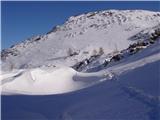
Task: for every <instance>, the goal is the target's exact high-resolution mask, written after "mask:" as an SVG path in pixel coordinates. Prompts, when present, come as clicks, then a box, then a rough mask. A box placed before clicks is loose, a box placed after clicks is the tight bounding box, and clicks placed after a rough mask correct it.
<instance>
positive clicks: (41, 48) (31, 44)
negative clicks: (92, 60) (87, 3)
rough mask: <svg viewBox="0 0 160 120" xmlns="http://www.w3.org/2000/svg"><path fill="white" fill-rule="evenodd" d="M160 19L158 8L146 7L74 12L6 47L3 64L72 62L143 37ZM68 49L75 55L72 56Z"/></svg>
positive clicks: (11, 66)
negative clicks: (61, 21)
mask: <svg viewBox="0 0 160 120" xmlns="http://www.w3.org/2000/svg"><path fill="white" fill-rule="evenodd" d="M142 23H143V24H142ZM159 23H160V13H159V12H150V11H144V10H106V11H99V12H90V13H86V14H81V15H78V16H72V17H70V18H69V19H68V21H66V22H65V23H64V24H63V25H60V26H56V27H54V28H53V30H51V31H50V32H49V33H48V34H46V35H40V36H36V37H33V38H31V39H28V40H26V41H24V42H22V43H19V44H17V45H15V46H12V47H11V48H8V49H5V50H3V51H2V53H1V57H2V62H3V64H2V68H3V70H11V69H24V68H36V67H40V66H42V65H43V66H52V67H54V66H61V65H63V66H73V65H75V64H76V63H77V62H79V61H82V60H83V59H85V58H88V57H90V56H91V55H92V54H93V51H94V50H96V51H98V50H99V48H101V47H102V48H103V49H104V52H105V54H107V53H111V52H113V51H115V50H123V49H125V48H127V47H128V46H129V45H130V44H133V43H134V42H136V41H139V40H144V39H145V38H146V36H147V35H146V34H147V33H148V32H147V33H145V32H143V31H152V29H154V28H156V27H159ZM120 31H121V32H120ZM115 34H116V35H115ZM135 35H136V36H135ZM143 35H144V37H143V38H142V36H143ZM138 36H141V38H139V37H138ZM133 39H134V40H133ZM69 49H71V50H72V51H73V52H74V53H76V55H74V56H72V57H70V56H69V55H68V50H69ZM37 59H38V61H37Z"/></svg>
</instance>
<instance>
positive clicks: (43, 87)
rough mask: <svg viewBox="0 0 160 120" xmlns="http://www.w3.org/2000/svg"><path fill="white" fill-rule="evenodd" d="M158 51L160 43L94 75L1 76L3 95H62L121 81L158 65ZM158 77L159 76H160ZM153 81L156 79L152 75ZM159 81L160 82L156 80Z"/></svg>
mask: <svg viewBox="0 0 160 120" xmlns="http://www.w3.org/2000/svg"><path fill="white" fill-rule="evenodd" d="M159 51H160V47H159V41H156V43H155V44H153V45H151V46H149V47H148V48H146V49H144V50H142V51H140V52H139V53H137V54H135V55H131V56H129V57H126V58H124V59H123V60H121V61H120V62H118V64H115V65H114V64H113V65H112V66H110V67H107V68H103V69H99V71H98V72H91V73H81V72H77V71H75V70H73V69H72V68H69V67H60V68H57V67H56V68H35V69H24V70H17V71H13V72H9V73H2V74H1V88H2V94H3V93H4V94H34V95H43V94H62V93H67V92H73V91H77V90H80V89H83V88H87V87H90V86H92V85H95V84H98V83H100V82H103V81H106V80H114V79H116V80H118V79H121V77H120V76H121V75H123V74H124V73H126V72H127V73H128V72H129V71H134V69H138V68H139V67H142V66H144V65H147V64H151V63H154V62H159V61H160V53H159ZM99 59H102V58H99ZM158 67H159V66H157V68H158ZM144 71H145V70H144ZM157 72H158V71H157ZM140 74H141V77H144V74H143V73H140ZM156 74H157V75H158V73H156ZM139 77H140V76H139ZM151 77H153V75H152V74H151ZM143 79H144V78H143ZM156 79H157V80H158V78H157V77H156ZM130 80H132V78H129V77H128V81H130ZM151 80H152V79H151ZM142 81H143V80H142ZM135 82H136V81H135Z"/></svg>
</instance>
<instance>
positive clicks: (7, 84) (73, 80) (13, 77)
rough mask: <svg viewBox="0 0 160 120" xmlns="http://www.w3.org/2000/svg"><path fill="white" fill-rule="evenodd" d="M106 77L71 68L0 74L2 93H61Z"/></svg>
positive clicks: (80, 87)
mask: <svg viewBox="0 0 160 120" xmlns="http://www.w3.org/2000/svg"><path fill="white" fill-rule="evenodd" d="M105 78H106V77H105V76H104V75H103V74H99V73H98V74H95V73H78V72H76V71H75V70H73V69H72V68H69V67H63V68H57V69H56V70H55V69H45V70H44V69H40V68H36V69H29V70H24V71H21V72H19V71H18V72H17V73H8V74H2V75H1V86H2V94H34V95H40V94H61V93H67V92H71V91H76V90H79V89H82V88H85V87H88V86H91V85H93V84H95V83H97V82H101V80H102V79H105Z"/></svg>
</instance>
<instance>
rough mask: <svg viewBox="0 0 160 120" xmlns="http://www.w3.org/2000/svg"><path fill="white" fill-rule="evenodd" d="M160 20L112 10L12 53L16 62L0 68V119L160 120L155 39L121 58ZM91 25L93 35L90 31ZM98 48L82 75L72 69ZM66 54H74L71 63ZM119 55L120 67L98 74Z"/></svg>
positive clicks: (75, 20) (159, 58)
mask: <svg viewBox="0 0 160 120" xmlns="http://www.w3.org/2000/svg"><path fill="white" fill-rule="evenodd" d="M158 14H159V12H150V11H144V10H120V11H118V10H109V11H100V12H90V13H87V14H82V15H78V16H72V17H70V18H69V19H68V21H66V22H65V23H64V24H63V25H61V26H57V27H56V30H55V29H54V30H53V31H51V32H49V33H48V34H46V35H44V36H37V37H34V38H32V39H31V40H29V41H28V40H27V41H25V42H22V43H20V44H18V45H15V46H14V47H13V48H9V49H8V50H9V51H10V50H11V51H12V52H13V51H14V52H15V51H16V54H17V53H18V54H17V56H14V55H15V54H13V55H11V54H9V56H7V57H6V60H4V61H2V62H3V63H2V64H1V65H2V70H3V71H1V74H0V81H1V86H0V89H1V94H2V103H3V104H2V112H3V114H2V115H3V116H2V118H4V119H10V118H12V119H17V118H18V119H24V118H25V119H44V120H45V119H46V120H47V119H51V120H52V119H55V120H68V119H73V120H84V119H86V120H97V119H98V120H99V119H105V120H158V118H159V109H160V108H159V107H160V106H159V102H160V99H159V95H160V94H159V67H160V66H159V65H160V52H159V51H160V47H159V46H160V42H159V41H160V39H159V38H158V39H157V40H156V42H155V43H154V44H150V45H148V46H147V47H146V48H143V49H142V50H140V51H139V52H138V53H135V54H133V55H129V54H127V53H125V52H126V51H127V47H128V46H129V44H131V43H135V42H137V41H142V40H146V41H147V40H148V39H149V36H150V35H151V33H153V31H154V30H155V28H159V27H160V25H159V22H160V21H159V20H160V19H159V15H158ZM110 15H111V16H110ZM95 23H96V24H97V25H98V28H97V27H95V26H97V25H94V27H95V28H94V27H89V26H90V25H93V24H95ZM142 23H143V24H142ZM105 24H106V26H105ZM79 32H82V34H79ZM39 38H40V39H39ZM35 39H38V40H36V41H35ZM100 47H103V49H104V53H105V54H103V55H101V56H99V57H97V58H96V59H94V60H93V61H92V62H91V63H90V64H85V67H84V68H83V69H82V71H79V72H78V71H76V70H74V69H73V68H72V67H71V66H73V65H75V64H76V63H77V62H81V61H84V60H85V59H89V58H90V57H91V56H92V55H93V50H97V51H98V50H99V48H100ZM69 48H71V49H72V50H74V51H76V52H77V53H79V54H78V55H76V56H68V55H67V50H68V49H69ZM117 50H119V51H117ZM120 50H122V51H123V52H122V51H121V52H122V54H123V53H124V58H123V59H122V60H120V61H117V62H111V64H109V65H107V67H101V65H102V63H103V61H104V60H108V58H112V56H113V55H115V54H116V53H120ZM17 51H18V52H17ZM86 51H87V52H88V53H87V54H84V52H86ZM116 51H117V52H116ZM108 53H110V54H108ZM8 70H10V71H8Z"/></svg>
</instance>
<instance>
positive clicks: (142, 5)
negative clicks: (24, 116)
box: [1, 1, 159, 49]
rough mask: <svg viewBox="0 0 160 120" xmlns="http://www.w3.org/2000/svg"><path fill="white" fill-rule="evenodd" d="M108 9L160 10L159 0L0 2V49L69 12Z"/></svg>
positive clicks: (48, 26) (60, 20)
mask: <svg viewBox="0 0 160 120" xmlns="http://www.w3.org/2000/svg"><path fill="white" fill-rule="evenodd" d="M107 9H145V10H152V11H159V10H158V9H159V6H158V1H157V2H153V1H150V2H145V1H143V2H136V1H133V2H131V1H129V2H108V1H103V2H102V1H101V2H100V1H99V2H98V1H97V2H93V1H92V2H91V1H90V2H87V1H81V2H78V1H77V2H76V1H70V2H67V1H65V2H64V1H63V2H62V1H61V2H60V1H59V2H56V1H48V2H47V1H39V2H38V1H37V2H33V1H32V2H31V1H26V2H25V1H17V2H16V1H14V2H11V1H10V2H9V1H8V2H1V12H2V13H1V16H2V19H1V20H2V21H1V22H2V49H4V48H8V47H10V46H11V45H14V44H16V43H19V42H20V41H23V40H25V39H27V38H30V37H31V36H35V35H39V34H45V33H47V32H48V31H50V30H51V29H52V27H54V26H55V25H59V24H63V23H64V21H65V20H66V19H67V18H68V17H69V16H72V15H77V14H81V13H84V12H90V11H97V10H107Z"/></svg>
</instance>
